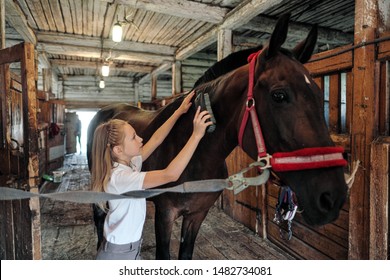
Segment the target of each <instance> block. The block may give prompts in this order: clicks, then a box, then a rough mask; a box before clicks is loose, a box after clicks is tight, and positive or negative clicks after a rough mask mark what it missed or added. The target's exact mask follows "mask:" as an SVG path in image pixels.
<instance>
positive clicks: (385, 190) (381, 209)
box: [369, 140, 390, 260]
mask: <svg viewBox="0 0 390 280" xmlns="http://www.w3.org/2000/svg"><path fill="white" fill-rule="evenodd" d="M389 159H390V143H383V142H382V141H381V140H378V141H375V142H374V143H372V144H371V173H370V255H369V256H370V259H371V260H387V259H388V254H389V252H388V244H389V243H388V242H389V240H388V232H389V162H390V161H389Z"/></svg>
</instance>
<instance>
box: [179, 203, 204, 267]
mask: <svg viewBox="0 0 390 280" xmlns="http://www.w3.org/2000/svg"><path fill="white" fill-rule="evenodd" d="M208 212H209V211H208V210H207V211H202V212H197V213H194V214H190V215H184V216H183V223H182V226H181V242H180V250H179V260H191V259H192V254H193V252H194V245H195V239H196V236H197V235H198V232H199V229H200V226H201V224H202V222H203V220H204V219H205V218H206V215H207V213H208Z"/></svg>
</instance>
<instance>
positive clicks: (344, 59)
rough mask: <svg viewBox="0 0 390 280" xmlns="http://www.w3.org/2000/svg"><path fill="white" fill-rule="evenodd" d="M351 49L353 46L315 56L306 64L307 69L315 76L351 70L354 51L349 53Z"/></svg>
mask: <svg viewBox="0 0 390 280" xmlns="http://www.w3.org/2000/svg"><path fill="white" fill-rule="evenodd" d="M350 47H351V46H350V45H348V46H343V47H340V48H337V49H333V50H330V51H326V52H321V53H318V54H314V55H313V56H312V57H311V59H310V61H309V62H307V63H306V64H305V67H306V68H307V69H308V70H309V71H310V74H311V75H313V76H319V75H324V74H327V73H331V72H341V71H344V70H350V69H352V67H353V64H352V58H353V57H352V51H351V50H350V51H347V50H348V49H349V48H350ZM345 51H346V52H345Z"/></svg>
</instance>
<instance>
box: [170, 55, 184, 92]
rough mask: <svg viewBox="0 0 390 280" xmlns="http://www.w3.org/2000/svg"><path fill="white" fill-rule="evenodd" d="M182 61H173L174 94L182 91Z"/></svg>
mask: <svg viewBox="0 0 390 280" xmlns="http://www.w3.org/2000/svg"><path fill="white" fill-rule="evenodd" d="M181 75H182V72H181V62H180V61H175V62H174V63H172V95H175V94H179V93H181V92H182V86H181V80H182V77H181Z"/></svg>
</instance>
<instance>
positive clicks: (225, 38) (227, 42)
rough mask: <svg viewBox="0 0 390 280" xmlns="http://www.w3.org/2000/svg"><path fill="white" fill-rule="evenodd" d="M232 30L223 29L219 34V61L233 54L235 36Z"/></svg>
mask: <svg viewBox="0 0 390 280" xmlns="http://www.w3.org/2000/svg"><path fill="white" fill-rule="evenodd" d="M232 34H233V33H232V30H231V29H222V30H220V31H219V32H218V61H220V60H221V59H223V58H225V57H227V56H228V55H229V54H231V53H232V49H233V35H232Z"/></svg>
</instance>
